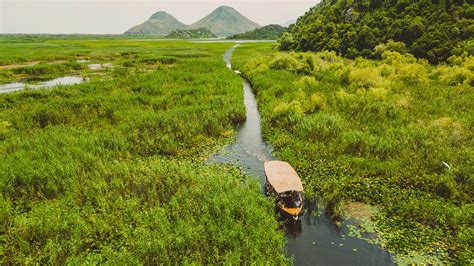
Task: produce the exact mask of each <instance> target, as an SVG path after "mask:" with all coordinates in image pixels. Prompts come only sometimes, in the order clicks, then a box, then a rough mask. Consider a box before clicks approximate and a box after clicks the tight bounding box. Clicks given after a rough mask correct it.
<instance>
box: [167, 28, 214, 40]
mask: <svg viewBox="0 0 474 266" xmlns="http://www.w3.org/2000/svg"><path fill="white" fill-rule="evenodd" d="M165 38H168V39H208V38H217V36H216V35H215V34H214V33H212V32H211V31H210V30H209V29H206V28H198V29H187V30H174V31H172V32H171V33H170V34H168V35H166V36H165Z"/></svg>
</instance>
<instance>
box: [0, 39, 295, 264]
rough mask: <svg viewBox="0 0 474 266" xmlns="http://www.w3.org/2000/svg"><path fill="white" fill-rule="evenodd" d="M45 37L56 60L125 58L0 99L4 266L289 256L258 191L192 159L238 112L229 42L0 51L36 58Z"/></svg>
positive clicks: (85, 44)
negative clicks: (102, 69)
mask: <svg viewBox="0 0 474 266" xmlns="http://www.w3.org/2000/svg"><path fill="white" fill-rule="evenodd" d="M16 41H17V40H16ZM51 43H55V44H57V45H59V47H57V48H56V51H57V55H58V57H62V56H65V57H66V58H69V56H70V55H71V54H74V53H75V51H76V49H80V50H81V51H86V52H84V53H87V54H89V55H88V56H91V57H92V56H96V55H97V54H101V55H100V56H101V57H102V58H115V60H116V61H115V62H125V61H134V62H136V65H134V66H130V67H116V69H115V70H113V71H110V72H106V76H102V77H97V78H92V79H91V80H90V81H89V82H86V83H83V84H79V85H74V86H69V87H67V86H60V87H57V88H53V89H50V90H34V91H29V90H27V91H19V92H14V93H10V94H1V95H0V157H1V158H2V159H1V161H0V173H1V174H0V192H1V197H0V221H1V227H0V236H1V237H0V243H1V248H0V253H1V255H2V262H3V263H5V264H28V263H35V264H36V263H39V264H47V263H51V264H65V263H71V264H83V263H86V264H88V263H90V264H99V263H100V264H102V263H109V264H182V263H186V264H188V263H189V264H191V263H193V264H217V263H232V264H239V263H263V262H266V263H268V262H273V263H286V262H287V261H286V259H285V257H284V255H283V254H282V253H281V250H282V247H283V244H284V236H283V233H282V232H281V231H280V229H278V224H277V222H276V221H275V219H274V218H273V209H272V208H271V203H270V202H269V201H268V200H266V199H265V198H264V197H263V196H262V195H261V194H260V193H259V186H258V185H257V184H255V182H253V181H251V180H247V179H246V178H245V176H243V174H241V173H240V172H239V171H238V170H236V169H233V168H228V167H220V166H209V165H207V164H205V163H204V162H203V161H204V159H205V158H206V157H207V155H208V154H209V153H210V152H212V151H215V150H216V149H218V148H220V147H221V146H222V145H223V144H224V143H226V142H228V141H230V140H231V138H230V137H231V136H233V133H234V132H235V129H236V128H237V127H238V126H239V125H240V124H241V123H242V121H243V120H244V119H245V109H244V106H243V95H242V87H241V86H242V84H241V80H240V79H239V78H238V76H236V75H235V74H234V73H233V72H232V71H229V70H228V69H227V68H226V67H225V63H224V62H223V60H222V55H223V54H224V52H225V51H226V49H228V48H229V47H230V44H192V43H188V42H155V41H134V40H100V41H93V40H57V41H48V40H45V42H44V43H42V42H39V43H34V44H32V43H28V42H26V43H23V45H24V46H25V47H36V48H37V51H38V58H36V57H35V55H33V54H29V52H28V51H25V50H26V48H24V49H18V48H17V46H16V45H17V43H16V42H15V46H14V47H12V46H10V44H9V43H8V42H0V50H1V51H4V49H7V50H8V49H11V50H10V53H8V54H9V56H10V57H16V56H18V57H22V58H25V59H26V60H38V59H41V58H42V57H43V56H46V54H47V53H49V49H50V48H49V44H51ZM18 47H21V45H19V46H18ZM44 47H46V48H44ZM78 47H80V48H78ZM43 48H44V49H43ZM82 49H84V50H82ZM43 53H44V54H43ZM170 53H173V54H174V55H176V56H173V57H172V56H170V55H169V54H170ZM181 53H183V54H184V56H183V57H179V55H180V54H181ZM5 54H6V53H5V52H1V53H0V62H5V61H7V60H9V59H8V58H9V57H6V56H5ZM165 54H168V55H165ZM191 54H199V55H204V54H205V56H189V55H191ZM142 58H153V60H149V61H146V62H145V63H143V62H141V61H142ZM155 59H156V60H155ZM2 60H3V61H2ZM142 63H143V64H142ZM148 64H152V65H153V67H152V68H148V67H147V66H146V65H148ZM117 65H119V64H118V63H117ZM38 68H41V67H40V66H37V67H32V68H31V71H36V69H38ZM52 69H54V70H58V71H59V70H61V69H62V68H58V69H56V68H55V67H53V68H52ZM18 71H19V70H18ZM28 71H30V68H28ZM58 71H53V72H52V73H53V74H55V73H58ZM36 74H37V73H32V75H33V76H34V75H36Z"/></svg>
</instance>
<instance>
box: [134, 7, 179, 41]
mask: <svg viewBox="0 0 474 266" xmlns="http://www.w3.org/2000/svg"><path fill="white" fill-rule="evenodd" d="M186 27H187V25H186V24H184V23H181V22H180V21H179V20H177V19H176V18H175V17H173V16H172V15H170V14H168V13H166V12H164V11H159V12H156V13H155V14H153V15H152V16H151V17H150V18H149V19H148V20H147V21H145V22H144V23H142V24H140V25H137V26H135V27H133V28H131V29H129V30H128V31H126V32H125V34H157V35H162V36H164V35H167V34H170V33H171V32H172V31H174V30H178V29H184V28H186Z"/></svg>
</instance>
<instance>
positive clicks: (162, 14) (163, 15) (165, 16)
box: [150, 11, 173, 19]
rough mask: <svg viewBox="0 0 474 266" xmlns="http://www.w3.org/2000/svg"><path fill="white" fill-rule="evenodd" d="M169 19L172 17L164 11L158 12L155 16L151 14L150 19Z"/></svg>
mask: <svg viewBox="0 0 474 266" xmlns="http://www.w3.org/2000/svg"><path fill="white" fill-rule="evenodd" d="M170 17H173V16H172V15H170V14H168V13H166V12H165V11H158V12H156V13H155V14H153V15H152V16H151V17H150V18H155V19H162V18H170Z"/></svg>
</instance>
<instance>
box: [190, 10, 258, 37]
mask: <svg viewBox="0 0 474 266" xmlns="http://www.w3.org/2000/svg"><path fill="white" fill-rule="evenodd" d="M259 27H260V25H258V24H257V23H255V22H253V21H251V20H250V19H248V18H246V17H245V16H243V15H242V14H240V13H239V12H238V11H237V10H235V9H234V8H233V7H229V6H219V7H218V8H216V9H215V10H214V11H212V12H211V13H210V14H209V15H207V16H206V17H204V18H203V19H201V20H199V21H198V22H195V23H193V24H191V26H190V28H193V29H195V28H208V29H210V30H211V31H212V32H213V33H214V34H216V35H217V36H220V37H226V36H229V35H233V34H238V33H242V32H246V31H251V30H254V29H256V28H259Z"/></svg>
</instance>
